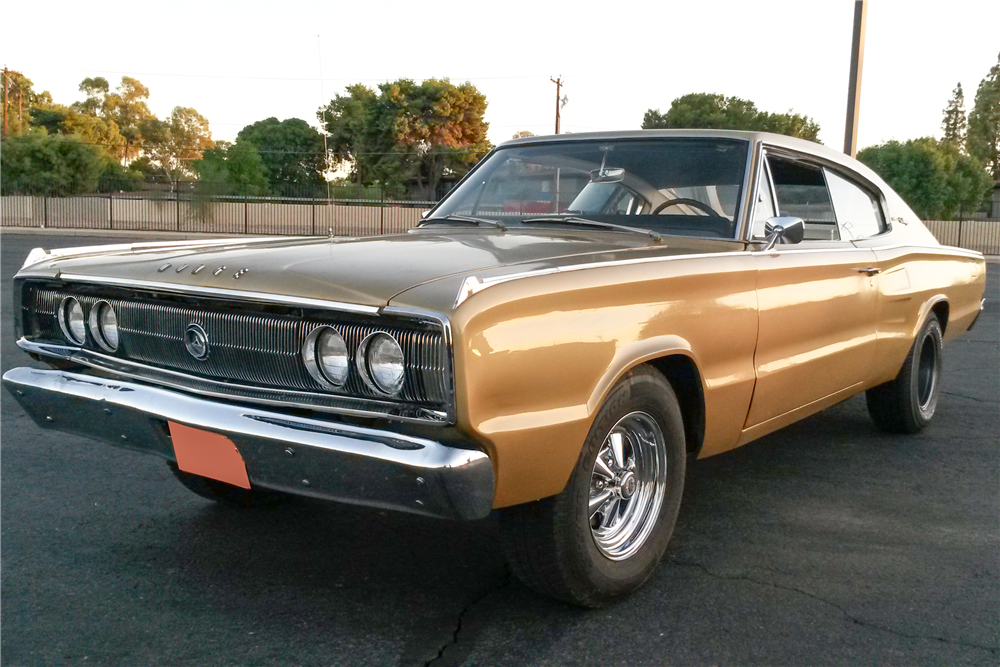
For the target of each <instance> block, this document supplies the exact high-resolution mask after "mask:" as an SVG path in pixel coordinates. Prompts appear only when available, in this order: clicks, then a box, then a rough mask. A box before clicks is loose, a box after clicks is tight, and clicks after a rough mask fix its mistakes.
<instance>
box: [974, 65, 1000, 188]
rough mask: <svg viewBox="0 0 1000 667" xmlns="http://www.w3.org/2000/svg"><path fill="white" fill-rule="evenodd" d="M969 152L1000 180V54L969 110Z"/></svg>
mask: <svg viewBox="0 0 1000 667" xmlns="http://www.w3.org/2000/svg"><path fill="white" fill-rule="evenodd" d="M968 145H969V154H970V155H972V156H973V157H975V158H976V159H977V160H979V162H980V164H982V165H983V166H984V167H986V169H988V170H989V171H990V172H991V173H992V174H993V178H994V180H997V181H1000V56H997V64H996V65H994V66H993V67H992V68H990V72H989V74H987V75H986V77H985V78H984V79H983V80H982V81H980V82H979V88H978V89H977V90H976V100H975V102H974V103H973V105H972V111H971V112H970V113H969V130H968Z"/></svg>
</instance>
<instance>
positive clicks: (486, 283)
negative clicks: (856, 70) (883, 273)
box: [454, 239, 983, 308]
mask: <svg viewBox="0 0 1000 667" xmlns="http://www.w3.org/2000/svg"><path fill="white" fill-rule="evenodd" d="M856 240H858V239H856ZM803 243H811V241H803ZM820 243H831V242H830V241H820ZM839 243H851V241H841V242H839ZM800 245H801V244H800ZM779 247H780V250H779V249H778V248H779ZM900 248H908V249H912V250H918V251H927V250H931V251H936V252H937V253H940V254H956V255H963V256H966V257H971V258H974V259H979V258H981V257H982V256H983V254H982V253H981V252H977V251H975V250H966V249H964V248H954V247H952V246H928V245H913V244H911V243H898V244H895V245H887V246H866V245H861V246H858V245H850V246H846V247H841V248H829V247H827V248H801V247H797V246H776V247H775V249H774V250H767V251H765V250H751V249H749V248H748V249H747V250H740V251H734V252H712V253H696V254H689V255H669V256H666V257H642V258H636V259H619V260H613V261H608V262H592V263H589V264H573V265H571V266H555V267H550V268H545V269H535V270H533V271H522V272H520V273H511V274H507V275H503V276H493V277H489V278H483V279H480V278H479V277H477V276H475V275H471V276H468V277H467V278H466V279H465V281H464V282H463V283H462V285H461V286H460V287H459V288H458V294H457V295H456V297H455V305H454V307H455V308H458V307H459V306H460V305H462V303H464V302H465V301H466V300H467V299H468V298H469V297H470V296H472V295H473V294H477V293H479V292H482V291H483V290H484V289H486V288H488V287H493V286H494V285H499V284H501V283H506V282H510V281H512V280H519V279H521V278H531V277H534V276H545V275H549V274H552V273H568V272H571V271H583V270H585V269H599V268H605V267H615V266H629V265H633V264H653V263H656V262H670V261H679V260H684V259H705V258H709V257H742V256H749V257H758V256H762V255H775V254H782V255H785V254H789V253H795V254H801V253H820V252H822V253H831V252H833V253H837V252H857V251H859V250H874V251H878V250H898V249H900Z"/></svg>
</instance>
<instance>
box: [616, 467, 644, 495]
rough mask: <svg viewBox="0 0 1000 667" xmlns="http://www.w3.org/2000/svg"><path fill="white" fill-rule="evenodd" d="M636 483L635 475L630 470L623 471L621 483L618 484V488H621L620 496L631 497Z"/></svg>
mask: <svg viewBox="0 0 1000 667" xmlns="http://www.w3.org/2000/svg"><path fill="white" fill-rule="evenodd" d="M638 485H639V483H638V482H637V481H636V479H635V475H633V474H632V473H631V472H627V473H625V476H624V477H622V481H621V483H620V484H619V485H618V488H619V489H621V494H622V498H631V497H632V494H634V493H635V489H636V487H637V486H638Z"/></svg>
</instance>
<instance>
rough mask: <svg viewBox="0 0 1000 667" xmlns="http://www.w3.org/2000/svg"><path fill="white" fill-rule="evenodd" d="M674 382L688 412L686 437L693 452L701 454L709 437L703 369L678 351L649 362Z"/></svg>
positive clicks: (686, 416) (684, 411) (683, 412)
mask: <svg viewBox="0 0 1000 667" xmlns="http://www.w3.org/2000/svg"><path fill="white" fill-rule="evenodd" d="M648 363H649V364H650V365H651V366H652V367H653V368H655V369H656V370H658V371H660V372H661V373H663V376H664V377H666V378H667V381H668V382H670V386H671V387H673V390H674V393H675V394H677V401H678V402H679V403H680V407H681V414H682V415H683V416H684V437H685V440H686V441H687V450H688V452H689V453H693V454H697V453H698V451H699V450H701V445H702V442H703V441H704V439H705V392H704V390H703V388H702V384H701V373H699V372H698V367H697V366H696V365H695V363H694V361H692V360H691V358H690V357H686V356H684V355H682V354H677V355H673V356H669V357H660V358H659V359H653V360H651V361H649V362H648Z"/></svg>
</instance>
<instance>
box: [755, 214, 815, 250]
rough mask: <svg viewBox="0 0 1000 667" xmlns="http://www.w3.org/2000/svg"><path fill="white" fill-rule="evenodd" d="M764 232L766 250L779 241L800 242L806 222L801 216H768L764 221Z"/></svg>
mask: <svg viewBox="0 0 1000 667" xmlns="http://www.w3.org/2000/svg"><path fill="white" fill-rule="evenodd" d="M764 233H765V234H766V235H767V242H766V244H765V245H764V252H767V251H768V250H771V249H772V248H774V246H776V245H778V244H779V243H801V242H802V239H803V238H804V237H805V234H806V223H805V221H804V220H802V218H796V217H794V216H791V215H782V216H778V217H775V218H768V219H767V222H765V223H764Z"/></svg>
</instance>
